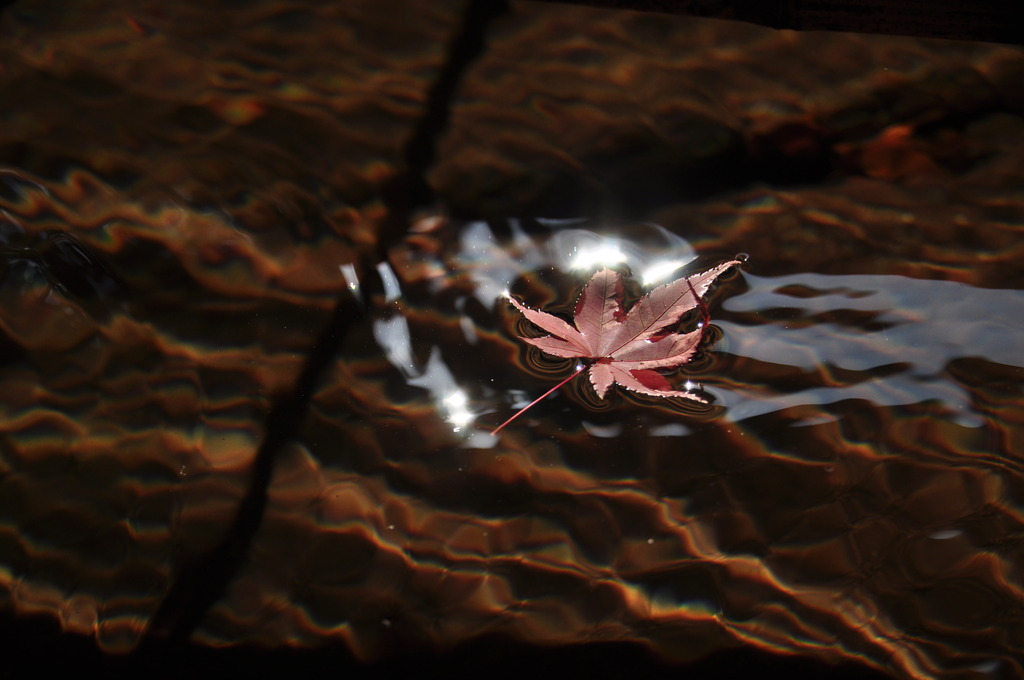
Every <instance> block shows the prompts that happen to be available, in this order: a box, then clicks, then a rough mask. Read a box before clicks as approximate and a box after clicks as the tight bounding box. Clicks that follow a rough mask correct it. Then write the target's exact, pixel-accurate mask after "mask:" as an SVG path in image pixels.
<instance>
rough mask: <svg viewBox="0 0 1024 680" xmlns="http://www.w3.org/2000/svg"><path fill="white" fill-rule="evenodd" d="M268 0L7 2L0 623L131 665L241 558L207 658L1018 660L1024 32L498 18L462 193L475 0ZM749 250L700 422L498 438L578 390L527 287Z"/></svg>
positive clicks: (950, 667)
mask: <svg viewBox="0 0 1024 680" xmlns="http://www.w3.org/2000/svg"><path fill="white" fill-rule="evenodd" d="M243 4H244V7H241V6H240V7H237V8H235V9H233V10H231V11H230V12H229V11H228V10H226V9H224V8H223V7H221V6H220V5H219V4H218V3H201V2H195V3H189V2H181V3H174V4H173V6H169V5H167V3H155V4H154V3H131V7H130V8H124V7H118V6H116V4H115V3H111V4H109V5H106V6H104V8H98V7H94V8H92V9H91V11H90V12H89V13H75V12H74V11H73V10H71V9H68V8H64V9H62V10H61V11H57V10H54V9H52V8H49V9H48V8H46V7H43V6H42V5H37V4H36V3H31V2H19V3H17V5H16V6H15V7H14V8H13V9H12V10H9V11H8V12H5V13H4V15H3V18H2V20H0V37H2V38H3V40H0V57H2V58H0V63H2V64H3V68H2V70H0V96H4V97H5V99H6V100H7V101H17V102H18V104H19V105H18V107H17V108H16V109H14V110H12V114H11V116H10V117H9V120H8V121H7V123H6V124H5V126H3V128H2V129H0V386H2V393H3V395H4V396H3V399H0V609H2V610H3V612H4V614H5V616H10V617H11V618H13V620H14V621H15V622H20V621H22V620H23V618H24V617H37V618H42V619H45V620H47V621H51V622H54V623H55V624H56V625H59V626H60V627H61V628H62V629H63V631H65V633H66V634H67V635H69V636H79V635H81V636H91V638H93V639H94V640H95V644H96V645H97V646H98V647H99V648H100V649H102V650H104V651H105V652H119V653H131V652H133V651H135V652H136V653H138V651H137V650H139V649H140V645H142V647H141V648H142V649H143V650H145V644H144V642H145V641H148V640H151V639H152V638H154V637H157V638H158V637H159V635H160V634H161V630H162V629H161V626H160V625H158V624H159V623H160V622H159V621H157V622H155V619H156V618H157V614H158V613H159V612H163V611H167V610H168V608H170V609H173V606H174V605H175V602H174V594H175V593H180V591H181V590H182V589H183V588H184V587H185V586H187V585H188V583H189V581H188V580H187V579H185V578H184V577H183V575H185V574H189V573H198V574H200V576H201V575H202V574H204V573H205V572H204V571H203V568H204V567H210V568H211V569H214V570H215V568H217V567H221V568H223V569H224V573H225V580H226V587H225V589H224V591H223V592H222V593H221V592H219V591H216V590H214V591H211V592H212V593H213V594H212V595H211V599H212V601H213V602H214V604H213V605H212V606H210V607H206V606H205V605H203V606H202V607H200V608H199V609H198V610H197V611H193V612H190V614H192V615H194V616H195V618H196V620H198V621H199V622H198V623H197V624H194V625H193V624H192V623H188V622H187V617H183V619H181V620H186V624H179V625H178V626H177V628H176V631H177V632H178V633H179V634H183V635H184V636H185V637H188V638H189V639H190V640H191V642H192V643H193V644H195V645H200V646H209V647H238V646H241V645H242V644H243V643H245V642H259V643H262V644H263V645H265V646H266V647H267V648H271V649H302V650H308V649H312V648H322V647H326V648H328V649H332V650H338V649H341V650H345V654H346V656H344V657H343V658H345V659H347V660H350V661H351V659H352V658H355V659H358V660H362V661H367V662H376V661H380V660H384V659H394V658H403V657H405V656H408V655H414V654H418V653H420V652H422V651H423V650H429V651H432V652H442V653H443V652H450V651H452V650H457V649H458V648H459V646H460V645H462V644H464V643H466V642H467V641H472V640H473V639H476V638H478V637H479V636H481V635H486V634H495V635H498V636H505V637H506V638H511V639H512V640H514V641H517V642H523V643H528V644H531V645H537V646H561V645H566V646H568V645H575V644H588V643H596V642H601V641H614V642H628V643H633V644H637V645H640V646H643V647H644V648H645V649H647V650H649V651H650V652H651V653H652V655H655V656H656V657H657V658H659V659H663V660H665V661H666V663H671V664H684V663H686V662H688V661H692V660H694V659H698V658H700V657H702V656H705V655H708V654H710V653H713V652H716V651H722V650H738V649H741V650H762V651H767V652H777V653H779V654H788V655H797V656H799V657H804V658H807V659H813V660H817V661H824V662H828V663H844V662H848V663H854V664H856V665H857V666H859V667H861V668H866V669H872V670H874V671H877V672H879V673H882V674H887V675H890V676H892V677H894V678H908V679H910V678H914V679H919V678H920V679H923V678H959V677H991V678H1002V677H1016V676H1020V675H1021V674H1024V665H1022V663H1021V658H1020V653H1019V650H1020V649H1021V647H1022V645H1024V615H1022V612H1024V607H1022V605H1024V579H1022V577H1021V574H1022V573H1024V542H1022V539H1021V537H1022V536H1024V514H1022V512H1021V509H1020V506H1019V502H1018V499H1019V498H1020V497H1021V495H1022V492H1024V466H1022V456H1024V434H1022V433H1024V398H1022V397H1024V361H1022V359H1021V355H1020V352H1019V347H1020V346H1021V345H1022V341H1024V297H1022V294H1021V291H1022V290H1024V275H1022V272H1024V270H1022V269H1021V267H1020V266H1019V262H1020V260H1021V257H1022V250H1021V249H1022V241H1021V239H1020V234H1021V233H1022V232H1024V200H1022V199H1021V195H1020V186H1021V185H1022V181H1024V175H1022V171H1021V168H1024V163H1022V159H1024V115H1022V111H1024V109H1022V107H1021V102H1020V95H1019V87H1018V85H1019V77H1017V75H1015V74H1018V75H1019V73H1021V72H1024V52H1022V51H1021V50H1019V49H1015V48H1008V47H1002V46H991V45H989V46H986V45H972V44H955V45H951V44H946V43H937V42H928V41H920V40H913V39H903V38H887V37H870V36H852V35H842V34H831V35H817V34H810V35H809V34H796V33H777V32H773V31H769V30H767V29H761V28H757V27H753V26H746V25H737V24H730V23H728V22H718V21H716V22H705V21H700V20H695V19H684V18H681V17H652V16H650V15H633V14H628V15H623V14H620V13H616V12H610V11H601V10H594V9H588V8H579V7H563V6H557V5H552V4H545V5H538V4H533V3H529V2H515V3H512V6H511V10H510V12H509V13H508V15H507V16H504V17H500V18H498V19H497V20H496V21H495V23H494V24H493V27H492V30H489V31H485V32H484V33H486V36H479V37H481V39H483V38H484V37H486V38H487V41H488V42H487V48H486V49H485V50H484V53H483V55H482V56H481V57H480V58H479V59H478V60H475V61H472V62H471V63H467V64H464V65H463V66H464V68H465V77H464V80H462V81H461V82H460V83H459V85H458V87H457V88H455V91H454V93H453V94H452V95H451V101H449V102H447V104H448V105H449V110H448V111H447V113H449V114H450V122H451V125H450V126H449V127H448V128H447V129H446V130H445V131H444V133H443V134H442V135H441V136H440V137H439V138H437V139H433V140H427V141H428V142H430V141H432V142H436V143H437V148H438V151H439V153H438V156H437V163H436V164H435V165H434V166H433V167H432V168H431V169H430V171H429V173H428V177H427V178H426V179H427V180H429V182H430V183H431V186H432V188H433V189H434V191H435V192H436V196H435V198H436V199H437V201H438V202H439V204H441V205H442V206H443V208H444V210H443V211H435V210H433V209H432V208H431V206H428V205H423V206H420V205H409V204H408V197H407V198H406V201H407V202H406V204H405V205H404V207H402V206H401V201H399V200H397V199H395V198H394V196H393V195H392V194H393V193H394V186H395V185H394V184H391V182H392V180H393V178H395V177H399V176H402V173H406V172H411V173H413V174H415V173H416V172H419V170H421V169H422V168H410V167H409V161H410V158H409V156H410V155H411V154H408V153H407V152H408V149H406V148H405V144H406V141H407V140H409V139H415V138H416V136H417V134H419V133H417V130H421V131H422V129H424V126H423V125H422V124H421V123H422V121H423V120H424V118H423V116H424V115H425V113H424V111H425V109H426V108H427V102H428V101H430V100H431V96H432V95H431V94H430V92H432V87H433V85H432V83H433V78H434V76H435V75H436V74H437V72H438V71H439V70H440V69H441V68H442V66H443V65H444V62H445V59H446V56H445V55H446V54H447V47H448V46H449V45H450V44H451V40H452V39H453V37H452V36H453V34H454V33H456V32H457V30H456V29H457V27H458V26H459V25H460V24H459V21H460V17H461V16H462V12H463V9H464V6H463V5H462V4H461V3H454V2H453V3H428V4H429V7H426V6H424V7H420V6H419V5H413V4H410V5H403V8H405V9H406V10H407V11H408V16H402V17H400V19H401V20H399V18H396V16H395V15H396V13H395V11H394V10H393V9H388V8H387V7H386V6H385V5H381V4H380V3H375V2H369V1H368V2H346V3H321V4H317V3H312V4H306V3H290V2H279V1H278V0H273V1H272V0H266V1H260V2H253V3H243ZM382 8H383V9H382ZM44 10H46V11H44ZM225 21H227V22H228V23H225ZM442 127H443V126H442ZM428 132H429V130H428ZM422 134H424V135H426V136H428V137H429V134H428V133H422ZM415 179H416V178H412V179H410V180H409V182H410V183H412V182H413V180H415ZM419 179H420V180H422V178H419ZM388 187H391V189H389V188H388ZM389 191H390V192H391V193H389ZM396 206H399V207H396ZM417 210H419V211H420V212H417ZM537 214H547V215H550V217H546V218H539V217H535V216H534V215H537ZM510 215H519V216H520V217H510ZM483 218H486V219H483ZM396 221H397V222H398V223H399V224H398V228H396V227H395V223H396ZM406 222H408V224H406ZM740 253H745V254H746V255H747V256H746V257H743V258H741V259H743V260H745V261H746V264H745V265H744V268H743V269H742V271H737V272H736V273H734V274H732V275H727V276H723V278H722V279H721V280H720V282H719V283H718V284H717V285H716V286H715V287H713V288H712V290H710V292H709V293H708V296H707V303H708V305H709V308H710V311H711V316H712V323H713V326H712V328H711V329H709V331H708V333H707V339H706V342H705V344H704V346H703V347H702V348H701V349H700V351H699V352H698V353H697V356H696V357H695V359H694V361H692V362H690V363H687V364H686V365H685V366H682V367H679V368H678V369H675V370H673V371H669V372H667V375H666V377H667V379H668V380H669V381H670V382H672V384H673V385H678V386H683V385H687V384H688V383H689V384H692V385H693V386H694V389H698V390H700V393H701V394H702V395H706V397H707V399H708V400H709V404H707V405H702V404H696V403H693V402H683V401H681V400H673V399H655V398H647V397H644V396H642V395H639V396H638V395H634V394H630V393H628V392H626V391H624V390H620V389H618V388H617V387H613V388H612V389H611V390H610V391H609V393H608V395H607V399H605V400H601V399H598V398H597V396H596V394H595V393H594V391H593V389H592V387H591V386H590V385H589V384H588V383H587V381H586V380H581V379H576V380H574V381H572V382H570V383H568V384H566V385H565V386H564V387H563V388H562V389H561V390H559V391H558V392H556V393H555V394H553V395H552V396H550V397H548V398H547V399H544V400H543V401H541V402H540V403H538V404H537V405H536V406H535V407H533V408H531V409H530V411H529V412H528V413H527V414H525V415H524V416H523V417H522V418H520V419H518V420H516V421H515V422H514V423H512V424H511V425H509V427H507V428H506V429H504V430H503V431H502V432H501V435H500V436H498V437H495V436H492V435H490V434H489V433H490V431H491V430H492V429H493V427H494V426H495V425H497V424H498V423H500V422H502V421H504V420H505V419H506V418H507V417H508V416H509V415H511V414H512V413H514V412H515V411H516V410H518V409H519V408H521V407H522V406H523V405H525V404H527V403H529V402H530V401H531V400H533V399H534V398H535V397H536V396H537V395H539V394H543V393H544V391H545V390H546V389H548V388H549V387H550V386H551V385H553V384H555V383H556V382H557V381H558V380H561V379H563V378H565V377H567V376H568V375H570V374H571V373H572V371H574V370H575V363H574V362H573V361H572V360H562V359H557V358H552V357H546V356H544V355H542V354H541V353H540V352H538V351H537V350H536V349H535V348H531V347H529V346H527V345H525V344H524V343H521V342H520V341H519V340H518V336H519V335H521V334H522V332H523V331H524V328H523V326H522V324H523V321H522V320H521V319H520V318H519V315H518V314H517V313H516V312H515V311H514V310H513V309H511V308H510V306H509V305H508V304H507V302H506V298H505V295H506V294H509V293H511V294H513V295H515V296H516V298H517V299H519V300H522V301H523V303H524V304H528V305H530V306H531V307H534V308H537V309H543V310H544V311H546V312H548V313H553V314H559V315H562V316H563V318H568V317H569V316H570V315H571V313H572V309H573V305H574V302H575V300H576V298H577V296H578V294H579V291H580V287H581V286H582V285H583V283H584V282H585V281H587V280H588V279H589V278H590V276H591V275H592V274H593V272H594V271H596V270H598V269H600V268H601V267H603V266H609V267H614V268H617V270H619V271H621V272H623V274H624V275H626V277H625V280H626V282H627V283H626V286H625V298H626V301H627V305H628V304H631V303H632V302H633V301H635V300H637V299H638V298H640V297H641V296H642V295H643V294H644V293H645V292H646V291H647V290H650V289H651V288H652V287H653V286H655V285H658V284H659V283H663V282H665V281H668V280H670V279H672V278H676V277H678V276H680V275H684V274H687V273H693V272H695V271H701V270H705V269H707V268H709V267H711V266H714V265H715V264H717V263H720V262H724V261H727V260H730V259H732V258H734V257H736V256H737V254H740ZM339 314H342V315H344V314H347V316H346V318H345V319H344V323H343V324H334V323H333V322H332V320H336V317H337V316H338V315H339ZM695 317H696V315H693V314H691V315H690V316H689V317H684V318H683V319H682V321H681V324H680V327H679V329H678V330H679V331H680V332H686V331H687V330H692V329H693V327H694V325H695V324H696V322H697V320H698V319H697V318H695ZM318 362H319V363H318ZM311 366H312V367H314V368H316V367H323V370H322V373H317V371H316V370H311V369H310V367H311ZM282 403H283V404H285V405H288V404H292V405H293V406H295V405H297V406H295V408H294V411H295V413H294V417H293V419H292V420H290V421H288V422H287V423H286V425H287V427H283V426H280V423H281V419H280V418H275V414H278V413H280V412H281V410H282V407H281V404H282ZM268 441H269V442H272V443H273V442H276V444H274V446H270V445H268V444H267V442H268ZM264 473H266V475H267V478H268V479H269V482H268V483H267V485H266V488H265V496H264V495H263V494H262V492H263V491H264V488H263V487H262V486H261V485H260V483H259V480H260V479H261V475H262V474H264ZM250 501H251V502H250ZM264 501H265V506H264V505H262V503H263V502H264ZM245 508H249V509H250V510H249V513H250V514H249V515H247V516H246V517H245V519H247V520H248V524H247V525H246V526H248V527H250V528H251V530H252V534H251V540H250V537H249V536H242V539H240V541H239V543H240V544H239V545H238V546H236V547H237V548H238V550H237V551H236V554H237V555H238V556H240V557H239V560H238V562H237V567H231V568H230V569H229V568H226V567H225V565H226V564H228V563H227V562H226V561H224V560H221V561H218V560H220V558H219V557H218V555H219V554H220V553H219V552H218V550H219V548H220V547H222V546H224V545H225V544H229V543H230V541H231V540H232V537H233V536H236V537H237V535H236V534H233V532H235V531H236V528H237V523H236V522H235V518H236V517H237V516H238V515H239V514H244V513H245V512H246V510H245ZM252 508H256V509H255V510H254V511H253V510H252ZM196 565H198V567H197V566H196ZM228 566H231V565H230V564H228ZM190 570H191V571H190ZM182 584H185V585H182ZM186 595H187V593H186ZM172 627H173V626H172ZM62 639H63V638H62ZM676 671H677V672H680V673H683V672H685V671H686V669H685V668H683V667H682V666H679V667H678V668H677V669H676Z"/></svg>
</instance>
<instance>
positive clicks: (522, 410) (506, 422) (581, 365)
mask: <svg viewBox="0 0 1024 680" xmlns="http://www.w3.org/2000/svg"><path fill="white" fill-rule="evenodd" d="M589 367H590V365H589V364H580V367H579V368H577V369H576V372H575V373H573V374H572V375H570V376H569V377H568V378H566V379H565V380H563V381H562V382H560V383H558V384H557V385H555V386H554V387H552V388H551V389H550V390H548V391H547V392H545V393H544V394H542V395H540V396H539V397H537V398H536V399H534V400H533V401H531V402H530V403H529V404H527V405H526V406H524V407H523V408H521V409H519V410H518V411H516V414H515V415H514V416H512V417H511V418H509V419H508V420H506V421H505V422H503V423H502V424H501V425H498V427H496V428H494V429H493V430H491V434H498V433H499V432H501V430H502V428H504V427H505V426H506V425H508V424H509V423H511V422H512V421H513V420H515V419H516V418H518V417H519V416H521V415H523V412H524V411H526V409H528V408H530V407H531V406H533V405H534V404H536V403H537V402H538V401H540V400H542V399H543V398H544V397H546V396H548V395H549V394H551V393H552V392H554V391H555V390H557V389H558V388H559V387H561V386H562V385H564V384H565V383H567V382H569V381H570V380H572V379H573V378H575V377H576V376H578V375H579V374H580V373H582V372H583V371H585V370H587V368H589Z"/></svg>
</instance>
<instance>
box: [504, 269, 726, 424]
mask: <svg viewBox="0 0 1024 680" xmlns="http://www.w3.org/2000/svg"><path fill="white" fill-rule="evenodd" d="M738 264H740V261H739V260H731V261H729V262H725V263H724V264H720V265H718V266H717V267H713V268H711V269H709V270H707V271H706V272H701V273H700V274H694V275H693V276H690V277H683V278H680V279H676V280H675V281H672V282H671V283H666V284H665V285H663V286H659V287H658V288H655V289H654V290H652V291H651V292H650V293H648V294H647V295H645V296H643V297H642V298H640V299H639V300H637V302H636V304H634V305H633V306H632V308H630V310H629V311H628V312H627V311H626V310H625V309H624V308H623V306H622V276H621V275H620V274H619V273H618V272H616V271H613V270H611V269H608V268H605V269H602V270H601V271H599V272H597V273H596V274H594V276H593V277H591V279H590V281H588V282H587V285H586V286H585V287H584V288H583V293H581V294H580V298H579V300H578V301H577V302H576V311H575V313H574V314H573V323H574V324H575V328H574V327H573V326H570V325H569V324H568V323H567V322H566V321H564V320H563V319H560V318H559V317H557V316H554V315H553V314H548V313H547V312H542V311H540V310H537V309H530V308H529V307H527V306H525V305H523V304H521V303H520V302H519V301H517V300H515V299H514V298H511V297H510V298H509V301H510V302H511V303H512V304H513V305H514V306H515V308H516V309H518V310H519V311H520V312H522V314H523V316H525V317H526V318H527V319H529V320H530V321H531V322H533V323H534V324H535V325H537V326H539V327H540V328H542V329H544V330H546V331H547V332H549V333H551V335H545V336H542V337H539V338H527V337H520V339H521V340H522V341H523V342H527V343H529V344H531V345H533V346H534V347H538V348H540V350H541V351H543V352H544V353H545V354H551V355H553V356H556V357H565V358H573V357H576V358H580V359H587V360H589V361H588V362H587V363H584V364H582V365H581V366H580V367H579V368H578V369H577V370H576V372H575V373H573V374H572V375H570V376H569V377H568V378H566V379H565V380H563V381H562V382H560V383H558V384H557V385H555V386H554V387H552V388H551V389H550V390H548V391H547V392H545V393H544V394H543V395H541V396H540V397H539V398H537V399H535V400H534V401H532V402H531V403H529V404H528V405H527V406H526V407H525V408H523V409H521V410H520V411H519V412H518V413H516V414H515V415H514V416H512V417H511V418H509V419H508V420H506V421H505V422H504V423H502V424H501V425H499V426H498V427H496V428H495V429H494V430H493V431H492V432H491V434H497V433H498V431H500V430H501V429H502V428H503V427H505V426H506V425H508V424H509V423H510V422H512V421H513V420H515V419H516V418H517V417H519V415H520V414H522V413H523V411H525V410H526V409H528V408H530V407H531V406H533V405H534V404H536V403H537V402H538V401H540V400H541V399H543V398H544V397H546V396H548V395H549V394H551V393H552V392H554V391H555V390H557V389H558V388H559V387H561V386H562V385H564V384H565V383H567V382H569V381H570V380H572V379H573V378H575V377H576V376H577V375H579V374H580V373H582V372H583V371H584V370H586V369H587V368H589V369H590V384H591V385H593V386H594V390H595V391H596V392H597V396H598V397H600V398H602V399H604V395H605V394H606V393H607V392H608V388H609V387H611V386H612V385H614V384H615V383H618V384H620V385H622V386H623V387H625V388H626V389H629V390H633V391H634V392H640V393H641V394H649V395H652V396H655V397H684V398H686V399H692V400H694V401H699V402H706V400H705V399H703V398H701V397H700V396H698V395H696V394H693V393H692V392H683V391H680V390H673V389H672V386H671V385H670V384H669V382H668V380H666V379H665V376H663V375H661V374H660V373H658V372H657V371H654V370H651V369H655V368H668V367H672V366H679V365H681V364H685V363H686V362H688V361H689V360H690V359H691V358H692V357H693V354H694V352H696V351H697V347H698V345H700V341H701V338H703V336H704V331H705V329H706V328H707V325H708V322H709V317H708V313H707V308H706V307H705V306H704V303H703V302H701V296H702V295H704V293H706V292H707V290H708V288H709V287H710V286H711V283H712V282H713V281H714V280H715V279H716V278H718V277H719V276H720V275H721V274H722V273H723V272H724V271H725V270H727V269H729V268H730V267H733V266H735V265H738ZM698 306H699V307H700V311H701V315H702V323H701V324H700V326H699V328H698V329H697V330H695V331H692V332H690V333H672V332H668V331H666V328H667V327H668V326H670V325H672V324H675V323H678V322H679V319H680V317H682V315H683V314H685V313H686V312H688V311H690V310H691V309H694V308H695V307H698Z"/></svg>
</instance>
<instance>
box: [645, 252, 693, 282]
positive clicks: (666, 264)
mask: <svg viewBox="0 0 1024 680" xmlns="http://www.w3.org/2000/svg"><path fill="white" fill-rule="evenodd" d="M691 259H692V258H691ZM689 262H690V260H662V261H660V262H655V263H654V264H652V265H651V266H649V267H647V268H646V269H644V270H643V272H642V273H641V275H640V278H641V280H642V281H643V284H644V286H645V287H646V286H653V285H654V284H656V283H661V282H662V281H664V280H665V279H667V278H668V277H669V276H670V275H672V274H673V273H674V272H675V271H676V270H677V269H679V268H680V267H682V266H683V265H685V264H687V263H689Z"/></svg>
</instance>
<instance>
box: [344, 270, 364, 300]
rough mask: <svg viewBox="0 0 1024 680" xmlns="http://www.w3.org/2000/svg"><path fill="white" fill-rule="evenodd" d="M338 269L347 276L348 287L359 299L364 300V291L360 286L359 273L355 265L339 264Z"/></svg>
mask: <svg viewBox="0 0 1024 680" xmlns="http://www.w3.org/2000/svg"><path fill="white" fill-rule="evenodd" d="M338 269H339V270H340V271H341V275H342V276H344V277H345V284H346V285H347V286H348V289H349V290H350V291H352V294H353V295H355V296H356V299H357V300H362V299H363V291H362V289H361V288H360V286H359V275H358V274H357V273H356V268H355V265H353V264H339V265H338Z"/></svg>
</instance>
